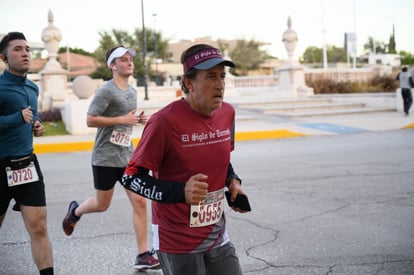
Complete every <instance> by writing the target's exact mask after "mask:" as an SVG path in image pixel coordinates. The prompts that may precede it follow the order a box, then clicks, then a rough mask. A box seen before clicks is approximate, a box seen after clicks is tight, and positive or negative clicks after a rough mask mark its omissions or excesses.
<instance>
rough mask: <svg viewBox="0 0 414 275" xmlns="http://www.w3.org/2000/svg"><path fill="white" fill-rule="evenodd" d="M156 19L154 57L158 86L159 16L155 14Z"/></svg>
mask: <svg viewBox="0 0 414 275" xmlns="http://www.w3.org/2000/svg"><path fill="white" fill-rule="evenodd" d="M152 16H153V17H154V56H155V83H157V86H158V35H157V14H156V13H153V14H152Z"/></svg>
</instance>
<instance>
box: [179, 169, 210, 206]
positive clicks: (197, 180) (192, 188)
mask: <svg viewBox="0 0 414 275" xmlns="http://www.w3.org/2000/svg"><path fill="white" fill-rule="evenodd" d="M207 178H208V176H206V175H203V174H196V175H194V176H192V177H191V178H189V179H188V181H187V182H186V183H185V188H184V192H185V202H186V203H188V204H194V205H195V204H199V203H200V202H202V201H204V200H205V198H206V195H207V192H208V183H207V182H206V180H207Z"/></svg>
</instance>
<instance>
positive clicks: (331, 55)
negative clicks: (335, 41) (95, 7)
mask: <svg viewBox="0 0 414 275" xmlns="http://www.w3.org/2000/svg"><path fill="white" fill-rule="evenodd" d="M326 55H327V58H328V62H332V63H338V62H346V53H345V49H344V48H340V47H336V46H327V48H326ZM301 62H303V63H309V64H320V66H322V62H323V57H322V48H317V47H315V46H311V47H307V48H306V50H305V52H304V53H303V56H302V58H301ZM318 66H319V65H318Z"/></svg>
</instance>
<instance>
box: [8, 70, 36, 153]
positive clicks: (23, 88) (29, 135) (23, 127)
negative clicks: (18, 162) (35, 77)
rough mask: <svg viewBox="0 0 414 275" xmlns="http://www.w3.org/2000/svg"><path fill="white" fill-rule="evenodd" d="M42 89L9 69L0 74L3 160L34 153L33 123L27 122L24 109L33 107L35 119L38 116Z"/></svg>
mask: <svg viewBox="0 0 414 275" xmlns="http://www.w3.org/2000/svg"><path fill="white" fill-rule="evenodd" d="M38 96H39V88H38V87H37V85H36V84H35V83H34V82H33V81H31V80H29V79H27V77H22V76H16V75H13V74H11V73H9V72H8V71H7V70H5V71H4V72H3V74H1V75H0V159H4V158H6V157H21V156H25V155H28V154H31V153H32V152H33V128H32V127H33V124H32V123H24V119H23V117H22V112H21V111H22V109H24V108H26V107H27V106H29V105H30V106H31V109H32V112H33V121H35V120H36V119H38V110H37V98H38Z"/></svg>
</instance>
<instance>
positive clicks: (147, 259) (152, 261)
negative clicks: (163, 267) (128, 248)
mask: <svg viewBox="0 0 414 275" xmlns="http://www.w3.org/2000/svg"><path fill="white" fill-rule="evenodd" d="M153 255H154V252H153V251H151V252H150V251H147V252H145V253H142V254H139V255H137V258H136V260H135V264H134V269H135V270H138V271H142V270H147V269H159V268H160V261H158V259H156V258H155V257H154V256H153Z"/></svg>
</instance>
